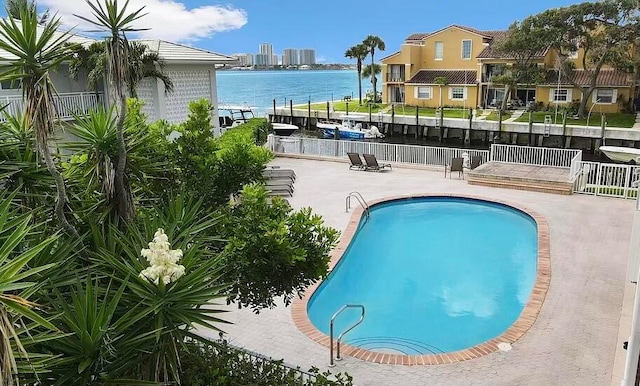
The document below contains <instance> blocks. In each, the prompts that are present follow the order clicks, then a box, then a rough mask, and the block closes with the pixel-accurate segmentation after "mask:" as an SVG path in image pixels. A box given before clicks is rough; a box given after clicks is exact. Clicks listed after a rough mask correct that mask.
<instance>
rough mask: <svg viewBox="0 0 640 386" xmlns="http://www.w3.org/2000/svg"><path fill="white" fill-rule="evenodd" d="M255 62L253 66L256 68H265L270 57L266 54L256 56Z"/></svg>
mask: <svg viewBox="0 0 640 386" xmlns="http://www.w3.org/2000/svg"><path fill="white" fill-rule="evenodd" d="M255 59H256V60H255V61H254V64H255V65H256V66H258V67H266V66H269V65H270V64H269V62H270V61H271V59H272V58H271V56H269V55H267V54H256V58H255Z"/></svg>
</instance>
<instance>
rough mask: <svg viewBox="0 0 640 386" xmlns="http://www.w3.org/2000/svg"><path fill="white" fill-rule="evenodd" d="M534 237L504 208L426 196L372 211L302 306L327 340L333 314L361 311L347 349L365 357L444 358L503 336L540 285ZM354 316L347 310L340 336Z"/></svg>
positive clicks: (524, 220) (531, 224) (524, 219)
mask: <svg viewBox="0 0 640 386" xmlns="http://www.w3.org/2000/svg"><path fill="white" fill-rule="evenodd" d="M537 258H538V229H537V225H536V221H535V220H534V219H533V218H532V217H531V216H529V215H528V214H526V213H524V212H522V211H520V210H518V209H515V208H511V207H509V206H506V205H502V204H497V203H492V202H487V201H482V200H475V199H469V198H458V197H422V198H412V199H403V200H394V201H389V202H385V203H381V204H378V205H375V206H373V207H372V208H371V216H370V218H369V219H368V220H367V221H364V220H361V222H360V224H359V226H358V229H357V231H356V234H355V236H354V237H353V239H352V241H351V243H350V244H349V247H348V248H347V250H346V251H345V253H344V255H343V256H342V258H341V259H340V262H339V263H338V265H337V266H336V267H335V268H334V270H333V271H332V273H331V275H330V276H329V277H328V278H327V279H326V280H325V281H324V282H323V283H322V284H321V285H320V286H319V287H318V289H317V290H316V291H315V292H314V293H313V295H312V296H311V298H310V299H309V301H308V303H307V312H308V317H309V319H310V321H311V323H312V324H313V326H315V328H317V329H318V330H320V331H321V332H323V333H324V334H327V335H328V334H329V321H330V318H331V315H332V314H333V313H334V312H335V311H336V310H338V309H339V308H340V307H341V306H342V305H344V304H362V305H364V306H365V308H366V317H365V319H364V322H363V323H362V324H361V325H360V326H358V327H357V328H355V329H354V330H353V331H351V332H349V334H347V335H346V336H345V338H344V341H345V342H346V343H347V344H349V345H351V346H355V347H359V348H362V349H366V350H367V351H374V352H381V353H393V354H403V355H428V354H441V353H450V352H454V351H459V350H463V349H466V348H469V347H472V346H476V345H479V344H481V343H483V342H486V341H488V340H490V339H493V338H495V337H497V336H500V335H501V334H503V333H504V332H505V331H506V330H507V329H508V328H509V327H510V326H512V324H513V323H514V322H515V321H516V320H517V319H518V317H519V316H520V314H521V312H522V311H523V308H524V306H525V304H527V301H528V300H529V296H530V295H531V292H532V289H533V287H534V284H535V282H536V270H537V261H538V260H537ZM358 317H359V311H358V310H347V311H345V312H344V313H342V314H341V315H340V317H339V318H338V319H337V320H336V331H337V332H338V333H339V332H340V331H343V330H344V329H345V328H347V327H348V326H350V325H351V324H353V323H354V322H355V321H356V320H357V319H358Z"/></svg>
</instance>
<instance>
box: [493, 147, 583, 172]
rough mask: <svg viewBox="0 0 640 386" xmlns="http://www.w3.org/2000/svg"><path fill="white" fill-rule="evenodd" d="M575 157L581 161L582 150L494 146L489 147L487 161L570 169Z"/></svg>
mask: <svg viewBox="0 0 640 386" xmlns="http://www.w3.org/2000/svg"><path fill="white" fill-rule="evenodd" d="M577 157H580V160H581V159H582V150H577V149H555V148H550V147H530V146H517V145H498V144H494V145H491V157H490V158H489V160H490V161H493V162H505V163H513V164H525V165H537V166H555V167H561V168H570V167H571V163H572V161H574V159H577Z"/></svg>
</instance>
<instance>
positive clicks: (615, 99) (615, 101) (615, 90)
mask: <svg viewBox="0 0 640 386" xmlns="http://www.w3.org/2000/svg"><path fill="white" fill-rule="evenodd" d="M617 102H618V89H616V88H614V89H613V96H612V97H611V103H617Z"/></svg>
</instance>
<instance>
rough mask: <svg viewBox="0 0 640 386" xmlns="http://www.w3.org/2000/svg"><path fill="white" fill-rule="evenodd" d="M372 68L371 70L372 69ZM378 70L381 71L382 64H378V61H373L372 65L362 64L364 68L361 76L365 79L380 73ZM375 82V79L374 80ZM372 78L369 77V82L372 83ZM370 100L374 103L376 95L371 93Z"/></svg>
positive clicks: (376, 98)
mask: <svg viewBox="0 0 640 386" xmlns="http://www.w3.org/2000/svg"><path fill="white" fill-rule="evenodd" d="M372 68H373V70H372ZM380 72H382V66H381V65H379V64H378V63H375V64H374V65H373V67H371V65H370V64H367V65H366V66H364V68H363V69H362V78H364V79H366V78H374V77H376V76H377V75H379V74H380ZM375 81H376V82H377V79H376V80H375ZM373 82H374V80H373V79H371V83H373ZM371 100H372V101H373V103H375V102H376V101H377V100H378V95H377V94H375V92H374V94H373V96H372V97H371Z"/></svg>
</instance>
